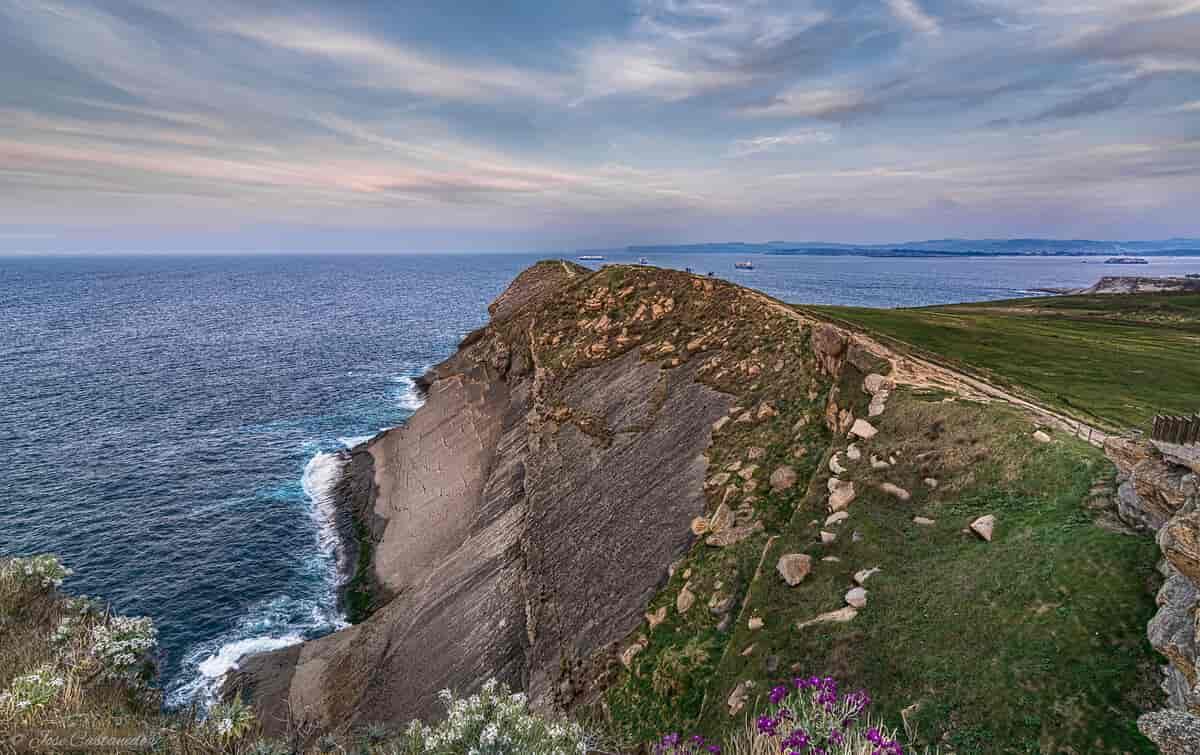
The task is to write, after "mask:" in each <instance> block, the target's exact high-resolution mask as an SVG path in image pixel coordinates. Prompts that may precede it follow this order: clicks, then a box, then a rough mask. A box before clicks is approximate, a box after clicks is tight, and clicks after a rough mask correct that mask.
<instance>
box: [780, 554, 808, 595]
mask: <svg viewBox="0 0 1200 755" xmlns="http://www.w3.org/2000/svg"><path fill="white" fill-rule="evenodd" d="M775 570H776V571H778V572H779V576H781V577H783V581H784V582H787V583H788V587H795V586H796V585H798V584H800V583H801V582H803V581H804V578H805V577H807V576H808V575H809V572H811V571H812V556H809V555H808V554H807V553H787V554H784V555H783V556H780V557H779V563H777V564H776V565H775Z"/></svg>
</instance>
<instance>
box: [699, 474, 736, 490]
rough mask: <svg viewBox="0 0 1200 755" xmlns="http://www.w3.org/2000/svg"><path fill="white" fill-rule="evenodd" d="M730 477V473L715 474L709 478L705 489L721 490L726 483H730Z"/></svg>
mask: <svg viewBox="0 0 1200 755" xmlns="http://www.w3.org/2000/svg"><path fill="white" fill-rule="evenodd" d="M729 477H730V474H729V472H721V473H719V474H715V475H713V476H712V477H709V478H708V480H707V481H705V483H704V487H706V488H719V487H721V486H722V485H724V484H725V483H727V482H729Z"/></svg>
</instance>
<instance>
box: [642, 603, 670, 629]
mask: <svg viewBox="0 0 1200 755" xmlns="http://www.w3.org/2000/svg"><path fill="white" fill-rule="evenodd" d="M666 620H667V607H666V606H662V607H660V608H659V609H658V610H657V611H647V612H646V621H647V622H648V623H649V624H650V628H651V629H654V628H655V627H656V626H658V625H659V624H661V623H663V622H664V621H666Z"/></svg>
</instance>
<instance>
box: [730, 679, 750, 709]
mask: <svg viewBox="0 0 1200 755" xmlns="http://www.w3.org/2000/svg"><path fill="white" fill-rule="evenodd" d="M752 689H754V682H753V681H751V680H750V679H747V680H746V681H743V682H738V683H737V686H735V687H734V688H733V692H730V693H729V700H728V701H727V703H726V704H727V705H728V706H729V715H731V716H736V715H737V714H738V713H741V712H742V708H745V707H746V700H747V699H749V697H750V690H752Z"/></svg>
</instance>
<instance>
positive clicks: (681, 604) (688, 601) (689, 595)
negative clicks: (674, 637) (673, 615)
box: [675, 583, 696, 613]
mask: <svg viewBox="0 0 1200 755" xmlns="http://www.w3.org/2000/svg"><path fill="white" fill-rule="evenodd" d="M689 585H690V583H689V584H688V585H684V586H683V587H682V588H680V590H679V595H677V596H675V610H676V611H678V612H679V613H687V612H688V610H689V609H691V607H692V604H694V603H695V602H696V594H695V593H694V592H692V591H691V588H690V586H689Z"/></svg>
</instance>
